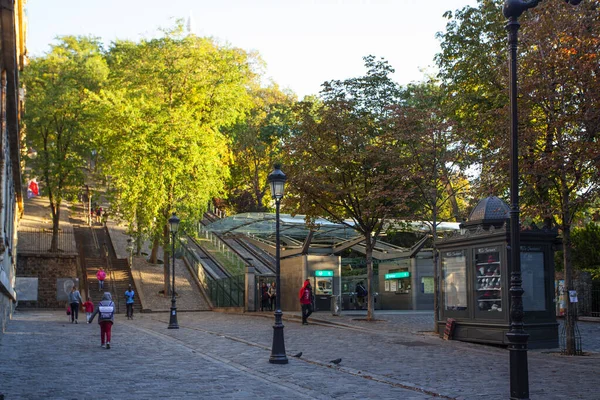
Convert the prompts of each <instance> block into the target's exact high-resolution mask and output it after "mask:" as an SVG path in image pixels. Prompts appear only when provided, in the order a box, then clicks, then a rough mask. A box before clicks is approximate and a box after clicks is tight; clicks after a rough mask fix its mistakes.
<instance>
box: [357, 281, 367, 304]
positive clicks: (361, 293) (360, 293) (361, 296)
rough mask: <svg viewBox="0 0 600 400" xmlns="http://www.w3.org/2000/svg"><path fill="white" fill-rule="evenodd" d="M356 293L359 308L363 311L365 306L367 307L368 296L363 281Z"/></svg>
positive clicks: (358, 285) (358, 284) (359, 283)
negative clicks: (366, 298)
mask: <svg viewBox="0 0 600 400" xmlns="http://www.w3.org/2000/svg"><path fill="white" fill-rule="evenodd" d="M355 292H356V304H357V307H358V308H359V309H361V310H362V309H363V306H364V305H365V297H367V295H368V292H367V289H366V288H365V286H364V284H363V282H362V281H360V282H358V283H357V284H356V288H355Z"/></svg>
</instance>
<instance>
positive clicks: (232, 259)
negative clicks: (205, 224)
mask: <svg viewBox="0 0 600 400" xmlns="http://www.w3.org/2000/svg"><path fill="white" fill-rule="evenodd" d="M198 240H199V242H200V243H201V244H202V246H204V247H205V248H206V250H208V251H210V252H211V254H212V255H213V257H215V258H216V259H217V261H218V262H219V263H220V264H221V265H222V266H223V267H225V268H226V269H227V270H228V271H229V273H231V274H232V275H236V274H241V273H244V271H245V269H246V262H245V261H244V260H243V259H242V258H241V257H240V255H239V254H237V253H236V252H234V251H232V250H231V249H230V248H229V246H228V245H227V244H226V243H225V242H223V240H221V238H220V237H219V236H217V235H215V234H213V233H212V232H209V231H207V230H204V229H202V228H200V229H199V232H198Z"/></svg>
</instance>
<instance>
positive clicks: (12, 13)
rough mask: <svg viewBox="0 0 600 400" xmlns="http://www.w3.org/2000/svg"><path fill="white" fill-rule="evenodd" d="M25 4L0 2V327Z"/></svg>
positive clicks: (7, 304) (4, 317) (8, 277)
mask: <svg viewBox="0 0 600 400" xmlns="http://www.w3.org/2000/svg"><path fill="white" fill-rule="evenodd" d="M25 3H26V1H25V0H0V82H1V83H0V92H1V93H0V117H1V121H0V319H1V320H0V327H1V328H2V330H1V331H0V334H2V333H3V332H4V330H5V328H6V325H7V323H8V320H9V319H10V318H11V315H12V309H13V304H14V303H15V302H16V301H17V298H16V292H15V276H16V258H17V251H16V249H17V243H16V238H17V235H16V232H17V226H18V222H19V218H20V216H21V215H22V213H23V196H22V189H21V167H22V166H21V157H20V151H21V139H22V136H21V135H22V132H21V128H20V116H21V112H22V107H21V106H22V100H23V99H22V96H20V94H21V93H22V90H21V86H20V83H19V72H20V71H21V69H22V68H23V65H24V64H25V60H26V54H27V50H26V47H25V38H26V35H25V32H26V27H25V25H26V22H25V13H24V5H25Z"/></svg>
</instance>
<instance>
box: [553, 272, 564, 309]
mask: <svg viewBox="0 0 600 400" xmlns="http://www.w3.org/2000/svg"><path fill="white" fill-rule="evenodd" d="M554 290H555V293H556V295H555V297H554V299H555V301H556V315H557V316H558V317H562V316H564V315H565V305H566V304H565V303H566V299H565V281H564V280H563V279H561V280H559V281H554Z"/></svg>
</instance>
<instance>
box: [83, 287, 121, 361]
mask: <svg viewBox="0 0 600 400" xmlns="http://www.w3.org/2000/svg"><path fill="white" fill-rule="evenodd" d="M96 315H98V324H100V344H101V346H102V347H104V344H105V343H106V348H107V349H110V336H111V330H112V326H113V323H114V322H115V303H113V301H112V296H111V294H110V293H108V292H105V293H104V295H103V296H102V300H100V303H98V306H97V307H96V309H95V310H94V313H93V314H92V316H91V317H90V319H89V321H88V324H91V323H92V321H93V320H94V318H95V317H96Z"/></svg>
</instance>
